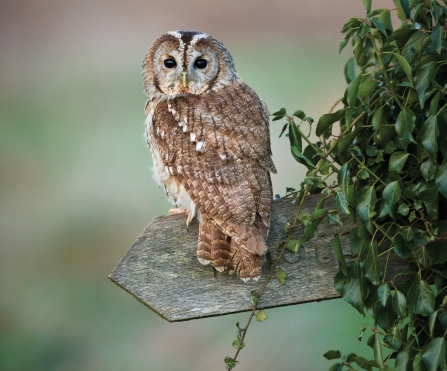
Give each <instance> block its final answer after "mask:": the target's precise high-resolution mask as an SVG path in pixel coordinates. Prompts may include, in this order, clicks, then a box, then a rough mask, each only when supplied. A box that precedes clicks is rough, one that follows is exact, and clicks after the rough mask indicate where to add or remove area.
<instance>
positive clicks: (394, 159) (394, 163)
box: [388, 151, 410, 171]
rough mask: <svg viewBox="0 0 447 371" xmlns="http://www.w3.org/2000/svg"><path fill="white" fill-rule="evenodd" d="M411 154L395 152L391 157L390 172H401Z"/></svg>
mask: <svg viewBox="0 0 447 371" xmlns="http://www.w3.org/2000/svg"><path fill="white" fill-rule="evenodd" d="M409 155H410V154H409V153H407V152H403V151H397V152H393V153H392V154H391V157H390V163H389V165H388V170H389V171H401V170H402V169H403V167H404V165H405V162H406V161H407V158H408V156H409Z"/></svg>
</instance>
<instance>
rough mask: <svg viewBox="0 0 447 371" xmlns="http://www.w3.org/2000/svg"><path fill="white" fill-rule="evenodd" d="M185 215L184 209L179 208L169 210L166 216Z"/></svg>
mask: <svg viewBox="0 0 447 371" xmlns="http://www.w3.org/2000/svg"><path fill="white" fill-rule="evenodd" d="M184 213H186V210H185V209H180V208H179V207H176V208H175V209H169V211H168V215H178V214H184Z"/></svg>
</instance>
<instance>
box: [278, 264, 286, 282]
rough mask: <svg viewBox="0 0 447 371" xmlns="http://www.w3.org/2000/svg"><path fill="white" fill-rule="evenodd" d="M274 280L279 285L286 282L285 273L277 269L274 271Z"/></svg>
mask: <svg viewBox="0 0 447 371" xmlns="http://www.w3.org/2000/svg"><path fill="white" fill-rule="evenodd" d="M276 278H277V279H278V281H279V283H280V284H281V285H282V284H283V283H284V282H286V272H284V270H283V269H282V268H281V267H278V270H277V271H276Z"/></svg>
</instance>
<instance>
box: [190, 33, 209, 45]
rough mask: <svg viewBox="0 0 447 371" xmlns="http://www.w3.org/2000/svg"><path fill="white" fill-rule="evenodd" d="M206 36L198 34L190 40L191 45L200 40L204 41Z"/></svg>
mask: <svg viewBox="0 0 447 371" xmlns="http://www.w3.org/2000/svg"><path fill="white" fill-rule="evenodd" d="M207 37H208V35H207V34H206V33H199V34H197V35H195V36H194V37H193V38H192V42H191V44H192V45H194V44H195V43H196V42H197V41H199V40H200V39H206V38H207Z"/></svg>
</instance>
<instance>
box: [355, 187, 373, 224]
mask: <svg viewBox="0 0 447 371" xmlns="http://www.w3.org/2000/svg"><path fill="white" fill-rule="evenodd" d="M376 201H377V197H376V189H375V188H374V187H373V186H367V187H364V188H362V189H361V190H360V192H359V193H358V194H357V212H358V214H359V216H360V218H361V219H362V220H367V219H369V218H370V215H371V214H372V213H373V211H374V206H375V204H376Z"/></svg>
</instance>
